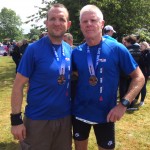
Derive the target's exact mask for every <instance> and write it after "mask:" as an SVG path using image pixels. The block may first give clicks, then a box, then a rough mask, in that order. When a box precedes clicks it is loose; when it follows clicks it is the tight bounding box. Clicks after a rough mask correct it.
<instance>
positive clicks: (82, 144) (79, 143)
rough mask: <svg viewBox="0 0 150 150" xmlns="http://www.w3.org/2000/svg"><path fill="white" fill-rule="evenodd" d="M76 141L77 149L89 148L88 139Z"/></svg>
mask: <svg viewBox="0 0 150 150" xmlns="http://www.w3.org/2000/svg"><path fill="white" fill-rule="evenodd" d="M74 143H75V150H88V148H87V145H88V139H87V140H83V141H76V140H75V141H74Z"/></svg>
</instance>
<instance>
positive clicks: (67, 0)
mask: <svg viewBox="0 0 150 150" xmlns="http://www.w3.org/2000/svg"><path fill="white" fill-rule="evenodd" d="M57 2H58V3H62V4H64V5H65V6H66V7H67V9H68V10H69V13H70V20H71V21H72V27H71V28H70V30H69V31H70V32H71V33H72V34H73V36H74V40H75V42H77V43H80V42H81V41H82V40H83V36H82V33H81V31H80V30H79V28H80V27H79V10H80V9H81V8H82V7H83V6H84V5H86V4H95V5H96V6H98V7H99V8H100V9H101V10H102V12H103V14H104V20H105V24H110V25H112V26H113V27H114V28H115V30H116V31H117V35H116V36H117V37H118V39H119V41H121V39H122V36H123V35H124V34H134V33H137V32H136V31H137V30H138V29H142V28H146V30H147V31H148V32H149V33H150V27H149V24H150V13H149V6H150V0H138V1H137V0H76V1H73V0H53V1H48V0H42V4H44V5H45V7H43V8H42V7H39V13H38V15H39V18H40V17H41V18H43V17H45V16H46V12H47V10H48V8H49V7H50V5H51V4H53V3H57ZM34 17H37V16H34ZM37 18H38V17H37ZM32 19H34V18H32ZM147 35H149V34H147ZM146 38H147V37H146Z"/></svg>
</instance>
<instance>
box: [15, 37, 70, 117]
mask: <svg viewBox="0 0 150 150" xmlns="http://www.w3.org/2000/svg"><path fill="white" fill-rule="evenodd" d="M62 45H63V47H64V52H65V55H66V56H65V62H66V65H65V78H66V82H65V84H63V85H59V84H58V82H57V79H58V77H59V66H60V65H59V66H58V62H57V61H56V58H55V55H54V51H53V49H52V44H51V42H50V39H49V37H48V36H46V37H43V38H42V39H40V40H39V41H37V42H34V43H33V44H30V45H29V46H28V48H27V49H26V52H25V53H24V55H23V57H22V59H21V62H20V64H19V68H18V72H19V73H20V74H22V75H23V76H25V77H27V78H29V91H28V94H27V106H26V108H25V115H26V116H27V117H28V118H30V119H33V120H54V119H58V118H63V117H65V116H67V115H70V113H71V111H70V109H71V108H70V107H71V101H70V85H69V84H70V79H69V78H70V62H71V61H70V56H71V52H72V48H71V47H70V46H69V45H68V44H67V43H66V42H64V41H63V42H62ZM53 46H54V47H55V49H56V50H57V53H58V56H59V57H61V47H62V46H61V45H53Z"/></svg>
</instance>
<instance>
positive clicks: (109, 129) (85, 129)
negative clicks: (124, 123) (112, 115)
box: [72, 117, 115, 149]
mask: <svg viewBox="0 0 150 150" xmlns="http://www.w3.org/2000/svg"><path fill="white" fill-rule="evenodd" d="M72 123H73V138H74V140H77V141H83V140H86V139H88V137H89V133H90V130H91V127H92V126H93V129H94V133H95V136H96V140H97V144H98V145H99V146H100V147H102V148H104V149H114V148H115V131H114V128H115V125H114V123H113V122H110V123H99V124H95V125H91V124H87V123H85V122H82V121H80V120H77V119H76V118H75V117H73V119H72Z"/></svg>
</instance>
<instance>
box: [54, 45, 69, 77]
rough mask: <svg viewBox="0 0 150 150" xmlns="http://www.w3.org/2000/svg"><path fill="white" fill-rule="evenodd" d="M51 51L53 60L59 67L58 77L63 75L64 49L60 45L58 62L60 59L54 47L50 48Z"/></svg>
mask: <svg viewBox="0 0 150 150" xmlns="http://www.w3.org/2000/svg"><path fill="white" fill-rule="evenodd" d="M52 49H53V52H54V56H55V59H56V61H57V62H58V64H59V65H60V68H59V75H65V58H66V56H65V51H64V48H63V46H62V45H61V60H60V58H59V56H58V53H57V51H56V49H55V47H54V46H52Z"/></svg>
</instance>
